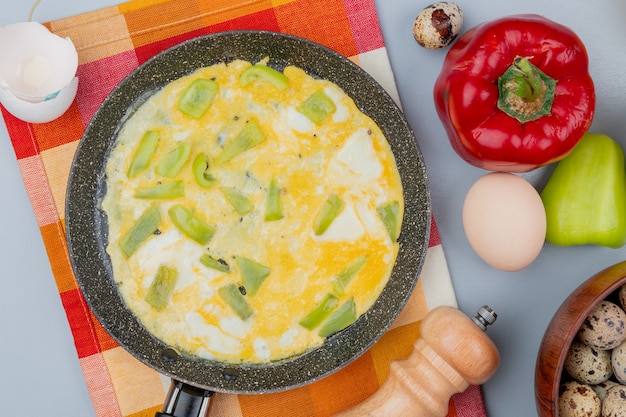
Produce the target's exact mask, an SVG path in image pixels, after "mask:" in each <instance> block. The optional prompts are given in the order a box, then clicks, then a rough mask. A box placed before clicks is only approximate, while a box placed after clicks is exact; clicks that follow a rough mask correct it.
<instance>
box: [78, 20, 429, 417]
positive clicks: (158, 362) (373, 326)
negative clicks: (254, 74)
mask: <svg viewBox="0 0 626 417" xmlns="http://www.w3.org/2000/svg"><path fill="white" fill-rule="evenodd" d="M265 57H270V65H272V66H274V67H275V68H277V69H280V70H282V69H283V68H284V67H285V66H287V65H295V66H298V67H300V68H302V69H304V70H305V71H306V72H308V73H309V74H310V75H312V76H314V77H319V78H324V79H327V80H330V81H332V82H334V83H336V84H337V85H339V86H340V87H341V88H343V90H344V91H345V92H346V93H347V94H348V95H350V96H351V97H352V98H353V99H354V101H355V103H356V105H357V106H358V107H359V108H360V109H361V110H362V111H363V112H364V113H365V114H367V115H369V116H370V117H371V118H372V119H373V120H374V121H375V122H376V123H377V124H378V125H379V126H380V128H381V129H382V131H383V133H384V134H385V136H386V138H387V140H388V141H389V143H390V145H391V149H392V152H393V154H394V156H395V158H396V164H397V166H398V169H399V172H400V176H401V180H402V185H403V189H404V190H403V192H404V199H405V213H404V220H403V224H402V229H401V234H400V237H399V243H400V249H399V253H398V257H397V260H396V264H395V266H394V268H393V271H392V274H391V277H390V279H389V282H388V284H387V285H386V287H385V288H384V290H383V291H382V293H381V295H380V296H379V298H378V299H377V301H376V302H375V303H374V305H373V306H372V307H371V308H370V309H369V310H368V311H367V312H366V313H365V314H363V315H362V316H361V317H360V318H359V319H358V320H357V321H356V322H355V323H354V324H352V325H351V326H349V327H348V328H346V329H344V330H343V331H341V332H338V333H337V334H335V335H333V336H331V337H329V338H328V339H327V340H326V341H325V343H324V344H323V345H322V346H321V347H319V348H317V349H315V350H312V351H310V352H307V353H305V354H303V355H300V356H297V357H294V358H290V359H288V360H283V361H280V362H275V363H270V364H263V365H232V364H225V363H220V362H217V361H211V360H207V359H201V358H198V357H192V356H187V355H183V354H180V353H178V352H176V351H175V350H174V349H172V348H171V347H169V346H167V345H166V344H164V343H163V342H161V341H160V340H158V339H157V338H155V337H154V336H153V335H152V334H150V332H149V331H147V329H146V328H145V327H143V326H142V324H141V323H140V322H139V320H138V319H137V318H136V317H135V316H134V315H133V313H131V311H130V310H129V309H128V308H127V307H126V305H125V303H124V301H123V300H122V298H121V296H120V294H119V293H118V291H117V288H116V284H115V280H114V278H113V273H112V268H111V262H110V258H109V256H108V254H107V252H106V245H107V230H108V229H107V219H106V215H105V214H104V212H103V211H102V209H101V207H100V202H101V199H102V197H103V196H104V194H105V192H106V178H105V165H106V161H107V158H108V155H109V153H110V150H111V148H112V146H113V144H114V143H115V141H116V137H117V134H118V132H119V130H120V127H121V126H122V124H123V123H124V121H125V120H127V119H128V118H129V117H130V116H131V115H132V114H133V112H134V111H135V109H137V108H138V107H139V106H140V105H141V104H142V103H144V102H145V101H146V100H147V98H148V97H150V96H151V95H152V94H153V93H155V92H156V91H157V90H158V89H160V88H161V87H163V86H164V85H166V84H167V83H169V82H170V81H173V80H175V79H177V78H180V77H182V76H184V75H187V74H189V73H191V72H193V71H194V70H196V69H198V68H201V67H205V66H210V65H213V64H216V63H218V62H230V61H232V60H235V59H244V60H247V61H250V62H257V61H260V60H261V59H263V58H265ZM430 218H431V212H430V194H429V190H428V181H427V175H426V169H425V165H424V161H423V158H422V154H421V152H420V150H419V147H418V145H417V142H416V140H415V137H414V134H413V132H412V130H411V128H410V126H409V125H408V123H407V121H406V119H405V117H404V115H403V114H402V112H401V111H400V109H399V108H398V106H397V105H396V104H395V103H394V101H393V100H392V99H391V98H390V96H389V95H388V94H387V93H386V92H385V91H384V89H383V88H382V87H381V86H380V85H379V84H378V83H376V81H374V80H373V78H372V77H371V76H369V75H368V74H367V73H366V72H364V71H363V70H362V69H361V68H360V67H359V66H357V65H356V64H354V63H352V62H351V61H349V60H348V59H346V58H344V57H342V56H341V55H339V54H337V53H336V52H334V51H332V50H330V49H328V48H326V47H323V46H321V45H319V44H316V43H314V42H311V41H308V40H305V39H302V38H298V37H295V36H291V35H285V34H281V33H275V32H265V31H234V32H223V33H217V34H212V35H207V36H201V37H198V38H195V39H191V40H189V41H186V42H183V43H181V44H179V45H177V46H174V47H172V48H170V49H168V50H166V51H164V52H162V53H160V54H158V55H156V56H155V57H154V58H152V59H151V60H149V61H147V62H145V63H144V64H142V65H141V66H140V67H138V68H137V69H136V70H135V71H133V72H132V73H131V74H130V75H128V77H126V78H125V79H124V80H123V81H122V82H121V83H120V84H119V85H118V86H117V87H116V88H115V89H114V90H113V91H112V92H111V93H110V95H109V96H108V97H107V98H106V100H105V101H104V102H103V104H102V106H101V107H100V108H99V110H98V111H97V112H96V114H95V115H94V117H93V118H92V120H91V121H90V123H89V125H88V126H87V129H86V131H85V133H84V136H83V137H82V139H81V141H80V143H79V146H78V149H77V151H76V155H75V157H74V161H73V164H72V167H71V172H70V175H69V182H68V189H67V200H66V230H67V242H68V247H69V253H70V259H71V263H72V267H73V270H74V274H75V276H76V279H77V281H78V285H79V288H80V289H81V291H82V293H83V295H84V297H85V299H86V301H87V303H88V305H89V307H90V308H91V309H92V310H93V313H94V314H95V316H96V317H97V319H98V320H99V321H100V323H101V324H102V326H103V327H104V329H105V330H106V331H107V332H108V333H109V334H110V335H111V337H112V338H113V339H114V340H115V341H117V342H118V343H119V344H120V345H121V346H122V347H123V348H124V349H126V350H127V351H128V352H129V353H130V354H131V355H133V356H134V357H135V358H137V359H138V360H140V361H141V362H143V363H144V364H146V365H148V366H150V367H152V368H154V369H155V370H157V371H159V372H161V373H162V374H164V375H167V376H169V377H171V378H172V381H173V383H172V388H171V389H170V393H169V394H168V398H167V399H166V405H165V406H164V409H163V412H162V413H157V415H161V416H166V415H171V416H182V415H203V413H205V412H206V410H207V409H208V402H209V400H208V398H209V397H210V396H211V395H212V393H213V392H226V393H238V394H261V393H270V392H277V391H282V390H287V389H290V388H295V387H298V386H302V385H305V384H309V383H312V382H314V381H316V380H319V379H321V378H323V377H325V376H328V375H329V374H331V373H333V372H335V371H337V370H339V369H341V368H342V367H344V366H346V365H347V364H348V363H350V362H352V361H353V360H354V359H356V358H357V357H358V356H360V355H361V354H362V353H364V352H365V351H366V350H367V349H368V348H369V347H370V346H371V345H372V344H373V343H374V342H375V341H376V340H378V339H379V338H380V337H381V336H382V335H383V333H384V332H385V331H386V330H387V328H388V327H389V326H390V324H391V323H392V322H393V321H394V319H395V318H396V317H397V315H398V314H399V312H400V311H401V310H402V308H403V306H404V305H405V304H406V301H407V299H408V297H409V295H410V294H411V291H412V290H413V288H414V286H415V283H416V282H417V279H418V275H419V272H420V270H421V268H422V264H423V261H424V257H425V254H426V249H427V245H428V237H429V233H430ZM198 398H199V399H198ZM197 399H198V400H197ZM188 403H189V404H188ZM181 409H186V410H182V411H181Z"/></svg>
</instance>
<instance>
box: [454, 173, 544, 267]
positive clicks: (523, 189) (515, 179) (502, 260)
mask: <svg viewBox="0 0 626 417" xmlns="http://www.w3.org/2000/svg"><path fill="white" fill-rule="evenodd" d="M546 225H547V223H546V212H545V210H544V208H543V203H542V201H541V197H540V196H539V193H538V192H537V190H535V188H534V187H533V186H532V185H531V184H530V183H529V182H528V181H526V180H525V179H523V178H522V177H520V176H518V175H515V174H511V173H506V172H492V173H489V174H486V175H484V176H482V177H481V178H479V179H478V180H477V181H476V182H475V183H474V184H473V185H472V186H471V187H470V189H469V190H468V192H467V195H466V196H465V201H464V203H463V228H464V230H465V235H466V237H467V240H468V242H469V244H470V246H471V247H472V249H474V251H475V252H476V253H477V254H478V256H480V258H482V259H483V260H484V261H485V262H486V263H488V264H489V265H491V266H492V267H494V268H496V269H500V270H502V271H509V272H511V271H518V270H520V269H523V268H525V267H527V266H528V265H530V264H531V263H532V262H533V261H534V260H535V259H536V258H537V256H538V255H539V252H541V249H542V248H543V244H544V241H545V237H546Z"/></svg>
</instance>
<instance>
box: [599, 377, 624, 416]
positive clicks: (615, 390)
mask: <svg viewBox="0 0 626 417" xmlns="http://www.w3.org/2000/svg"><path fill="white" fill-rule="evenodd" d="M624 416H626V386H624V385H616V386H614V387H612V388H610V389H609V390H608V391H607V393H606V396H605V397H604V401H602V417H624Z"/></svg>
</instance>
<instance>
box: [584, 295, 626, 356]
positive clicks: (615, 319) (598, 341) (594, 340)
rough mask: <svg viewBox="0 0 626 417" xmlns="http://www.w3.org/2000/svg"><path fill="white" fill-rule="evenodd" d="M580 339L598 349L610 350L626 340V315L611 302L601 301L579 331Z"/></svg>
mask: <svg viewBox="0 0 626 417" xmlns="http://www.w3.org/2000/svg"><path fill="white" fill-rule="evenodd" d="M577 336H578V339H580V340H581V341H582V342H583V343H585V344H587V345H589V346H593V347H595V348H597V349H602V350H608V349H613V348H615V347H616V346H619V345H621V344H622V342H623V341H624V340H626V313H625V312H624V310H623V309H622V308H621V307H620V306H618V305H617V304H615V303H613V302H611V301H606V300H604V301H600V302H599V303H598V305H596V306H595V307H594V308H593V310H591V312H590V313H589V315H588V316H587V318H586V319H585V321H584V322H583V324H582V326H581V328H580V330H579V331H578V335H577Z"/></svg>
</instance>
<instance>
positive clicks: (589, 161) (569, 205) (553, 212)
mask: <svg viewBox="0 0 626 417" xmlns="http://www.w3.org/2000/svg"><path fill="white" fill-rule="evenodd" d="M541 199H542V200H543V204H544V207H545V210H546V218H547V231H546V241H547V242H549V243H552V244H554V245H559V246H572V245H585V244H594V245H599V246H607V247H610V248H619V247H621V246H623V245H624V243H626V172H625V170H624V152H623V150H622V148H621V147H620V145H619V144H618V143H617V142H615V141H614V140H613V139H611V138H610V137H609V136H607V135H603V134H597V133H588V134H586V135H585V136H583V138H582V139H581V141H580V142H579V143H578V145H576V147H575V148H574V149H573V150H572V152H571V153H570V154H569V155H568V156H567V157H565V158H564V159H562V160H561V161H560V162H559V163H558V164H557V166H556V168H555V169H554V172H553V173H552V175H551V176H550V178H549V180H548V182H547V184H546V186H545V187H544V189H543V191H542V192H541Z"/></svg>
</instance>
